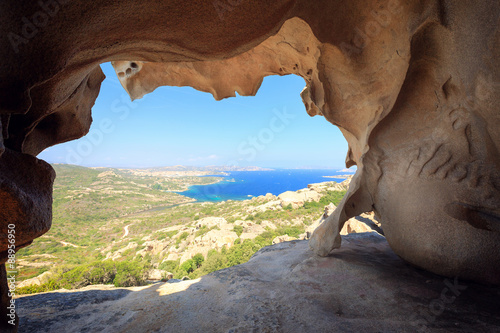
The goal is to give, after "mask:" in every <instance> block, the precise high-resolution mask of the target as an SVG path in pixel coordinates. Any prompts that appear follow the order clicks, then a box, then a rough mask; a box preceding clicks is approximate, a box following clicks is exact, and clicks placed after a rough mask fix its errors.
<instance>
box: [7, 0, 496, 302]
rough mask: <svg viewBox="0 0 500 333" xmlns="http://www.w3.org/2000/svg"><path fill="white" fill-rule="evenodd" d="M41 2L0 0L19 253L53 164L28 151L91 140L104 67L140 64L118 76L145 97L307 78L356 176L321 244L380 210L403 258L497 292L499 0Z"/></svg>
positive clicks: (11, 196) (225, 91) (41, 220)
mask: <svg viewBox="0 0 500 333" xmlns="http://www.w3.org/2000/svg"><path fill="white" fill-rule="evenodd" d="M48 3H49V2H48V1H47V2H43V1H31V2H30V1H18V0H5V1H2V2H1V3H0V13H1V14H0V15H1V20H0V21H1V22H2V24H1V25H0V35H1V36H4V38H3V39H2V44H1V47H0V50H2V51H1V56H2V62H0V122H1V126H0V128H1V132H2V135H1V136H0V155H2V156H1V157H0V198H1V199H2V200H1V202H2V209H0V214H1V216H0V217H1V218H0V221H1V226H0V228H1V230H2V233H0V234H1V235H5V232H4V231H6V229H7V225H8V224H9V223H14V224H16V228H18V230H19V237H16V246H18V247H21V246H24V245H26V244H29V242H31V241H32V240H33V239H34V238H36V237H39V236H40V235H41V234H43V233H44V232H46V231H47V230H48V229H49V228H50V220H51V217H50V215H51V186H52V180H53V171H52V170H51V168H50V167H48V166H47V165H45V164H43V163H41V162H40V161H38V160H37V159H36V158H35V157H34V156H36V155H37V154H38V153H40V152H41V151H42V150H43V149H45V148H46V147H49V146H51V145H55V144H58V143H62V142H65V141H69V140H74V139H77V138H79V137H81V136H83V135H85V134H86V133H87V132H88V130H89V127H90V123H91V119H92V117H91V113H90V110H91V107H92V105H93V103H94V101H95V99H96V98H97V95H98V94H99V89H100V84H101V82H102V80H103V79H104V76H103V73H102V71H101V70H100V68H99V64H100V63H102V62H106V61H123V60H131V61H126V62H124V63H115V66H116V68H117V69H118V71H117V72H118V75H119V77H120V79H121V81H122V83H123V84H124V86H125V87H126V88H127V90H128V91H130V92H132V91H136V90H134V89H137V90H138V91H139V92H140V93H143V92H147V91H151V90H152V89H154V88H155V87H158V86H161V85H164V84H170V85H185V84H187V85H192V86H195V87H197V88H198V89H201V90H204V91H210V92H212V93H213V94H214V96H216V98H223V97H227V96H233V95H234V92H235V91H237V92H238V93H240V94H247V95H250V94H255V93H256V91H257V89H258V87H259V85H260V83H261V82H262V78H263V77H264V76H267V75H273V74H277V75H285V74H296V75H299V76H301V77H303V78H304V79H305V81H306V88H305V89H304V91H303V92H302V99H303V101H304V104H305V106H306V110H307V112H308V113H309V114H310V115H319V114H322V115H324V116H325V118H326V119H327V120H328V121H329V122H331V123H332V124H335V125H337V126H339V128H340V130H341V131H342V133H343V134H344V136H345V138H346V140H347V141H348V143H349V151H348V156H347V158H346V164H347V166H351V165H354V164H356V165H357V166H358V169H357V172H356V176H355V177H354V178H353V180H352V182H351V185H350V187H349V190H348V193H347V195H346V197H345V199H344V200H343V201H342V203H341V204H340V205H339V209H337V210H336V211H335V212H334V214H332V215H331V216H330V217H329V218H328V220H327V221H326V222H325V223H323V224H321V225H320V227H319V228H317V229H316V232H315V234H314V235H313V237H312V238H311V241H310V244H311V246H312V248H314V250H315V252H316V253H317V254H319V255H323V256H325V255H328V254H329V253H330V252H331V251H332V250H334V249H335V248H338V247H340V245H341V237H340V232H341V230H342V227H343V224H344V223H345V222H346V221H348V220H349V219H350V218H351V217H354V216H357V215H359V214H361V213H363V212H368V211H372V210H375V212H376V213H377V216H378V217H379V218H380V222H381V223H382V226H383V228H384V232H385V235H386V237H387V240H388V242H389V244H390V245H391V247H392V248H393V249H394V251H395V252H396V253H397V254H398V255H399V256H401V257H402V258H404V259H405V260H407V261H408V262H411V263H412V264H414V265H417V266H419V267H422V268H424V269H427V270H430V271H432V272H435V273H438V274H442V275H446V276H451V277H454V276H459V277H460V278H466V279H474V280H476V281H482V282H488V283H496V284H500V208H499V207H500V154H499V150H500V131H498V128H500V118H499V117H498V110H499V109H500V97H499V96H500V93H499V89H500V84H499V82H500V63H499V58H498V54H500V42H499V41H500V37H499V36H500V35H499V17H500V3H499V2H498V1H497V0H484V1H480V2H476V3H474V5H473V6H471V4H470V2H469V1H466V0H456V1H438V0H429V1H421V0H410V1H399V0H383V1H371V2H370V1H344V2H339V1H326V0H319V1H315V2H314V5H311V2H310V1H306V0H275V1H264V0H255V1H228V2H222V1H216V2H210V1H208V2H202V1H184V0H166V1H151V0H140V1H139V0H131V1H127V2H126V5H125V4H124V2H119V1H115V2H107V1H104V2H99V3H97V2H89V1H82V0H75V1H71V2H68V1H62V0H59V1H50V4H51V5H47V4H48ZM146 21H147V22H146ZM161 68H164V69H168V70H169V73H172V75H170V76H169V77H165V76H164V73H165V72H166V71H165V70H161ZM121 73H122V74H121ZM139 78H141V79H140V80H139ZM131 94H132V96H134V94H133V93H131ZM311 144H313V143H311ZM30 155H31V156H30ZM6 248H7V239H6V238H5V237H2V238H0V252H1V253H0V263H4V262H5V261H6V260H7V256H6V251H5V250H6ZM4 282H5V281H4ZM5 299H6V298H5V297H2V302H3V306H6V304H5Z"/></svg>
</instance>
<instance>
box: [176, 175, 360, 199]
mask: <svg viewBox="0 0 500 333" xmlns="http://www.w3.org/2000/svg"><path fill="white" fill-rule="evenodd" d="M349 174H350V173H348V172H345V171H336V170H302V169H299V170H297V169H277V170H272V171H234V172H229V175H228V176H224V178H225V180H224V181H222V182H219V183H216V184H210V185H194V186H190V187H189V189H188V190H187V191H183V192H176V193H178V194H181V195H184V196H187V197H190V198H193V199H196V200H197V201H199V202H204V201H211V202H220V201H226V200H247V199H251V198H252V197H254V196H259V195H265V194H266V193H272V194H274V195H279V194H281V193H283V192H286V191H297V190H300V189H303V188H306V187H307V185H308V184H312V183H322V182H327V181H335V182H342V181H343V180H344V179H345V178H342V179H340V178H325V177H324V176H340V175H349ZM218 177H220V176H218Z"/></svg>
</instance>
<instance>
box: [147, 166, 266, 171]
mask: <svg viewBox="0 0 500 333" xmlns="http://www.w3.org/2000/svg"><path fill="white" fill-rule="evenodd" d="M144 170H151V171H217V172H224V171H272V170H273V169H267V168H261V167H256V166H249V167H238V166H227V165H222V166H216V165H211V166H205V167H194V166H185V165H173V166H166V167H158V168H146V169H144Z"/></svg>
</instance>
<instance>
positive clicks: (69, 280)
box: [17, 260, 151, 295]
mask: <svg viewBox="0 0 500 333" xmlns="http://www.w3.org/2000/svg"><path fill="white" fill-rule="evenodd" d="M150 268H151V266H150V264H149V263H147V262H144V261H137V260H133V261H129V262H114V261H110V260H108V261H98V262H93V263H91V264H87V265H81V266H78V267H75V268H72V269H68V268H66V267H61V268H59V272H58V274H56V276H55V277H53V278H51V279H50V280H49V281H48V282H47V283H45V284H42V285H40V286H28V287H23V288H18V289H17V293H18V294H20V295H22V294H32V293H38V292H46V291H51V290H57V289H61V288H65V289H77V288H82V287H85V286H88V285H92V284H110V283H112V284H114V285H115V286H116V287H131V286H141V285H144V284H145V283H146V278H147V274H148V271H149V269H150Z"/></svg>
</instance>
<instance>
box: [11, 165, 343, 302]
mask: <svg viewBox="0 0 500 333" xmlns="http://www.w3.org/2000/svg"><path fill="white" fill-rule="evenodd" d="M54 168H55V169H56V172H57V178H56V182H55V184H54V208H53V216H54V219H53V223H52V229H51V230H50V231H49V232H48V233H47V234H45V235H43V236H42V237H40V238H37V239H35V241H34V242H33V244H32V245H30V246H28V247H26V248H24V249H21V250H20V251H19V252H18V253H17V258H18V259H19V260H20V263H21V262H22V268H21V269H19V275H18V276H17V280H18V281H22V280H25V279H28V278H32V277H35V276H38V275H39V274H41V273H43V272H46V271H48V270H49V269H50V271H51V272H52V273H53V274H54V275H53V276H52V278H51V279H50V281H49V282H48V283H46V284H44V285H42V286H32V287H26V288H22V289H21V290H20V292H19V293H33V292H41V291H49V290H54V289H58V288H67V289H72V288H80V287H83V286H86V285H89V284H96V283H106V284H114V285H116V286H131V285H141V284H144V283H145V277H146V276H147V272H148V271H149V270H150V269H151V268H159V269H162V270H165V271H168V272H171V273H174V277H176V278H182V277H184V276H189V277H190V278H197V277H200V276H203V275H205V274H208V273H211V272H213V271H215V270H218V269H223V268H226V267H230V266H233V265H238V264H241V263H244V262H246V261H248V260H249V259H250V257H251V256H252V255H253V254H254V253H255V252H256V251H258V250H259V249H261V248H262V247H265V246H268V245H271V244H272V240H273V239H274V238H275V237H277V236H282V235H285V234H288V235H289V236H291V237H297V236H299V235H300V234H302V233H304V230H305V227H306V226H307V225H310V224H311V223H312V222H313V221H315V220H317V219H318V218H319V217H320V216H321V214H322V213H323V209H324V206H326V205H328V204H329V203H330V202H332V203H334V204H335V205H338V203H339V202H340V200H341V199H342V197H343V196H344V194H345V192H327V191H325V192H323V193H322V195H323V197H322V198H321V200H320V201H319V202H307V203H305V204H304V206H303V207H300V208H297V209H293V208H292V206H291V205H288V206H286V207H284V209H282V210H266V211H264V212H258V213H248V211H249V210H248V208H250V207H255V206H258V205H260V204H262V203H259V202H257V201H227V202H224V203H223V204H221V203H188V200H189V199H187V198H185V197H183V196H181V195H178V194H176V193H171V192H168V191H170V190H172V189H176V188H177V187H175V186H179V187H182V186H186V185H189V184H191V183H192V182H196V181H198V182H214V181H217V178H218V177H194V176H192V177H191V176H189V177H176V178H175V180H172V178H168V179H166V178H164V177H163V178H162V177H157V176H151V175H146V174H141V173H140V172H138V173H132V172H129V171H126V170H118V169H107V168H99V169H90V168H81V167H76V166H67V165H55V166H54ZM191 178H192V179H191ZM198 178H201V179H203V180H197V179H198ZM170 181H171V182H172V183H169V182H170ZM174 185H175V186H174ZM155 207H157V208H155ZM158 207H163V208H158ZM207 217H221V218H224V219H226V221H228V222H229V223H235V222H236V221H238V220H239V221H241V220H246V221H247V222H248V223H250V224H252V225H254V224H257V225H261V226H269V225H274V226H276V227H277V228H276V229H275V230H273V229H271V228H269V227H267V228H265V230H266V231H265V232H263V233H261V234H260V235H259V236H257V237H256V238H254V239H245V240H242V239H240V238H238V239H236V240H235V241H234V245H233V246H232V247H230V248H222V249H220V250H219V251H215V250H211V251H209V253H208V255H207V256H206V257H204V256H203V255H202V254H200V253H198V254H196V255H195V256H194V257H193V258H192V259H190V260H188V261H186V262H183V263H182V264H181V263H180V260H175V261H172V260H170V261H166V260H165V259H166V258H167V257H168V255H169V253H167V252H162V253H161V254H159V251H157V252H154V253H156V254H155V255H153V254H152V253H153V252H149V251H151V249H152V248H153V247H154V246H157V243H158V242H160V243H161V246H162V247H161V248H164V249H169V248H172V247H174V248H175V247H177V248H181V249H183V248H184V246H185V245H186V244H185V243H186V242H185V241H186V240H187V239H188V238H189V239H192V238H196V237H200V236H204V235H206V234H207V233H208V232H210V231H211V230H215V229H218V227H208V226H206V225H203V223H201V227H200V228H199V229H197V230H195V229H194V226H195V225H198V224H200V222H198V221H200V220H202V219H204V218H207ZM195 221H197V222H195ZM238 224H241V223H240V222H238ZM238 224H234V225H233V226H232V230H233V231H234V232H235V233H236V234H237V235H238V237H240V236H241V235H242V234H243V232H244V229H245V228H247V227H245V228H244V227H243V226H242V225H238ZM250 224H249V225H250ZM184 227H191V228H192V229H189V230H190V232H187V231H184ZM260 230H262V229H260ZM155 242H156V243H155ZM183 242H184V244H183ZM181 244H182V247H181ZM160 251H161V250H160ZM174 252H175V251H174ZM106 258H107V259H106ZM105 259H106V260H105Z"/></svg>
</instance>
